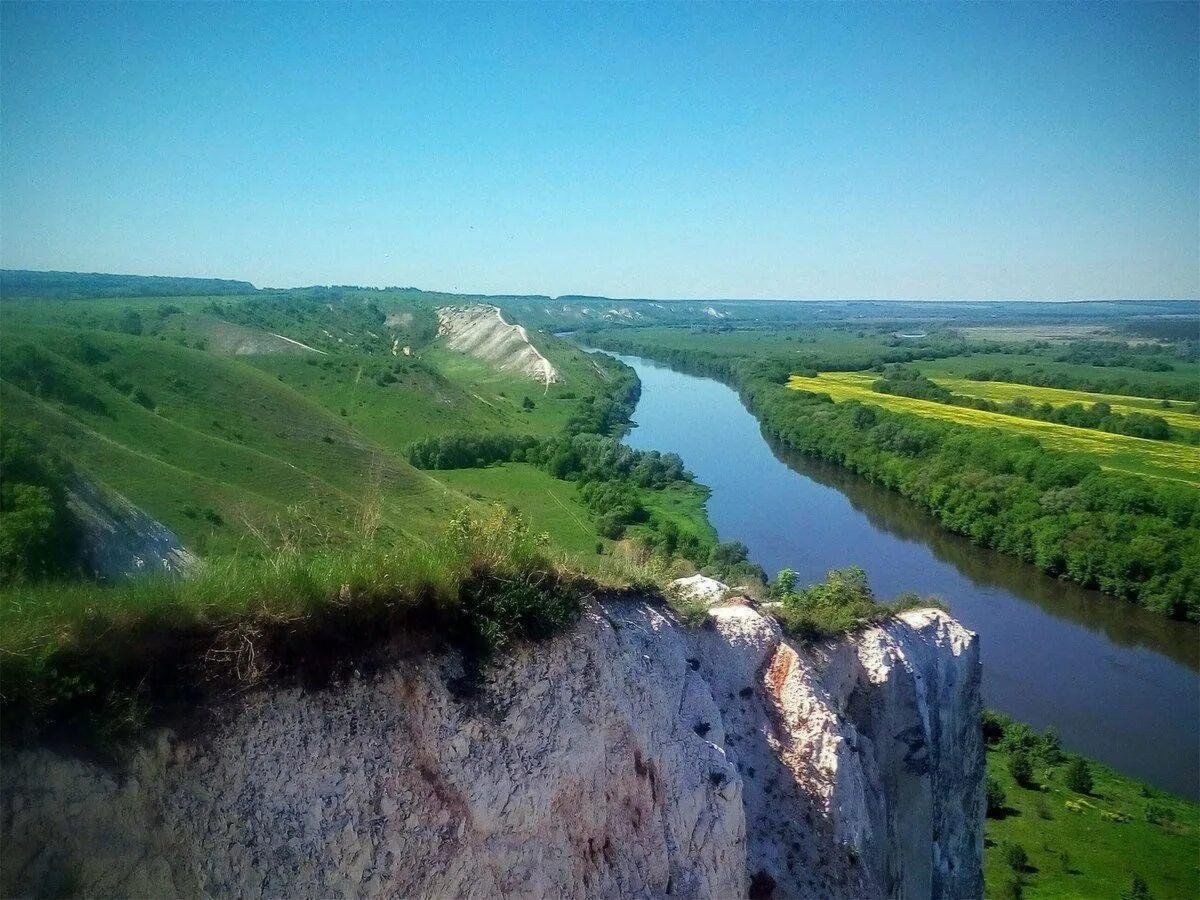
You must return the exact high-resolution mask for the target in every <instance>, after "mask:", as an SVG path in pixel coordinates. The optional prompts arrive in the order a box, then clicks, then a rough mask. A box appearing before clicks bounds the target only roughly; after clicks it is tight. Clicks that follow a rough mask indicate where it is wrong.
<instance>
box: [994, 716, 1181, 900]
mask: <svg viewBox="0 0 1200 900" xmlns="http://www.w3.org/2000/svg"><path fill="white" fill-rule="evenodd" d="M984 737H985V740H986V741H987V748H988V749H987V769H988V779H987V800H988V803H987V809H988V813H987V821H986V825H985V837H986V840H985V850H984V877H985V880H986V891H987V896H989V897H1021V896H1024V897H1117V896H1122V897H1124V896H1141V897H1155V898H1159V900H1166V898H1176V897H1180V898H1182V897H1195V896H1197V895H1198V894H1200V868H1198V866H1197V860H1200V805H1198V804H1196V803H1192V802H1189V801H1186V800H1183V799H1180V798H1178V797H1173V796H1171V795H1169V794H1165V793H1163V792H1161V791H1158V790H1155V789H1154V788H1151V787H1149V786H1148V785H1145V784H1142V783H1140V782H1138V781H1136V780H1134V779H1131V778H1126V777H1124V776H1122V775H1120V774H1118V773H1117V772H1114V771H1113V770H1112V769H1109V768H1108V767H1106V766H1103V765H1100V764H1099V763H1096V762H1092V761H1090V760H1087V759H1084V758H1083V757H1080V756H1076V755H1075V754H1071V753H1067V752H1065V751H1063V749H1062V748H1061V747H1060V746H1059V742H1058V739H1057V737H1056V736H1055V734H1054V733H1053V732H1045V733H1041V734H1039V733H1037V732H1034V731H1033V730H1032V729H1031V728H1029V726H1027V725H1024V724H1021V723H1017V722H1013V721H1012V720H1010V719H1008V718H1007V717H1006V716H1002V715H999V714H997V713H986V714H985V716H984ZM1137 882H1140V883H1141V888H1140V890H1142V891H1143V892H1142V893H1140V894H1136V893H1130V892H1131V891H1132V890H1134V888H1135V884H1136V883H1137Z"/></svg>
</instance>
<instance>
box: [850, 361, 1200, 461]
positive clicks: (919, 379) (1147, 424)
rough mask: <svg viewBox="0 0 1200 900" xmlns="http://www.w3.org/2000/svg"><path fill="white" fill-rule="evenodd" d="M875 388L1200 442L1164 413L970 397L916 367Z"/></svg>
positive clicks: (889, 375) (881, 381) (1066, 422)
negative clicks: (939, 382) (1158, 414)
mask: <svg viewBox="0 0 1200 900" xmlns="http://www.w3.org/2000/svg"><path fill="white" fill-rule="evenodd" d="M871 388H872V390H874V391H877V392H878V393H881V394H893V395H895V396H899V397H914V398H917V399H921V400H931V401H933V402H935V403H945V404H947V405H950V406H962V407H966V408H968V409H978V410H981V411H984V412H998V413H1004V414H1005V415H1009V416H1018V417H1019V418H1022V419H1038V420H1040V421H1043V422H1055V423H1057V424H1059V425H1071V426H1073V427H1075V428H1092V429H1095V430H1097V431H1107V432H1109V433H1110V434H1124V435H1128V436H1129V437H1140V438H1147V439H1149V440H1156V441H1169V440H1171V439H1172V438H1175V437H1178V438H1179V439H1180V440H1182V441H1185V442H1187V443H1196V442H1197V439H1198V438H1200V435H1198V434H1197V432H1196V431H1195V430H1194V429H1176V430H1172V428H1171V426H1170V425H1169V424H1168V423H1167V420H1166V419H1164V418H1163V417H1162V416H1155V415H1151V414H1149V413H1142V412H1132V413H1118V412H1114V411H1113V408H1112V405H1111V404H1109V403H1105V402H1104V401H1099V402H1096V403H1092V404H1091V405H1089V406H1085V405H1084V404H1082V403H1067V404H1064V405H1063V406H1054V405H1053V404H1051V403H1034V402H1033V401H1031V400H1030V399H1029V398H1028V397H1016V398H1014V399H1012V400H1010V401H1008V402H1007V403H1002V402H997V401H995V400H988V399H986V398H984V397H967V396H964V395H962V394H955V393H954V392H953V391H951V390H949V389H948V388H946V387H944V386H942V385H940V384H938V383H937V382H935V381H932V380H930V379H929V378H927V377H925V376H924V375H922V374H921V373H920V372H918V371H917V370H915V369H906V368H895V369H891V370H889V371H888V372H887V373H886V374H885V375H884V377H882V378H879V379H877V380H876V381H875V382H873V383H872V385H871Z"/></svg>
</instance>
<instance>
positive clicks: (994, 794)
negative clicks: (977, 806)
mask: <svg viewBox="0 0 1200 900" xmlns="http://www.w3.org/2000/svg"><path fill="white" fill-rule="evenodd" d="M986 796H987V815H988V818H991V819H995V818H999V817H1000V816H1001V815H1003V813H1004V804H1005V803H1007V802H1008V797H1007V795H1006V794H1005V793H1004V788H1003V787H1001V785H1000V782H999V781H997V780H996V779H995V778H993V777H992V776H991V775H989V776H988V778H987V788H986Z"/></svg>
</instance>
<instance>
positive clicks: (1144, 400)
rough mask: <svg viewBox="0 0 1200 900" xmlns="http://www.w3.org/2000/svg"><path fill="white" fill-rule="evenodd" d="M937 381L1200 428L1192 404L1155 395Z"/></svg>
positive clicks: (1003, 397)
mask: <svg viewBox="0 0 1200 900" xmlns="http://www.w3.org/2000/svg"><path fill="white" fill-rule="evenodd" d="M933 380H934V381H936V382H937V383H938V384H940V385H941V386H942V387H944V388H946V389H947V390H949V391H953V392H954V393H955V394H962V395H963V396H964V397H979V398H981V399H984V400H994V401H995V402H996V403H1008V402H1010V401H1012V400H1015V399H1017V398H1018V397H1024V398H1025V399H1027V400H1029V401H1031V402H1033V403H1049V404H1050V405H1051V406H1066V405H1067V404H1070V403H1081V404H1083V405H1084V406H1091V405H1092V404H1093V403H1107V404H1108V405H1109V406H1111V407H1112V408H1113V412H1117V413H1121V414H1122V415H1128V414H1129V413H1133V412H1140V413H1146V414H1147V415H1151V416H1161V417H1162V418H1163V419H1164V420H1166V422H1167V423H1168V424H1169V425H1174V426H1176V427H1177V428H1197V429H1200V415H1197V414H1196V413H1194V412H1188V411H1187V410H1188V409H1189V408H1190V407H1191V404H1190V403H1184V402H1183V401H1180V400H1172V401H1171V408H1170V409H1163V407H1162V401H1160V400H1155V399H1153V398H1151V397H1126V396H1124V395H1122V394H1092V393H1089V392H1087V391H1070V390H1066V389H1065V388H1052V387H1034V386H1033V385H1029V384H1014V383H1012V382H1009V381H970V380H969V379H966V378H944V377H942V376H934V378H933Z"/></svg>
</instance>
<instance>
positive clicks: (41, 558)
mask: <svg viewBox="0 0 1200 900" xmlns="http://www.w3.org/2000/svg"><path fill="white" fill-rule="evenodd" d="M70 477H71V475H70V470H69V469H68V468H67V466H66V464H65V463H63V462H62V461H61V460H60V459H59V458H58V457H57V456H56V455H54V454H53V453H52V452H50V450H49V448H47V447H45V446H44V445H43V444H42V443H41V442H40V441H38V440H37V439H36V438H34V437H33V436H32V435H31V434H29V433H28V432H26V431H24V430H22V429H20V428H14V427H11V426H5V428H4V433H3V436H2V437H0V583H8V582H20V581H27V580H30V579H34V578H42V577H46V576H48V575H54V574H57V573H61V572H63V571H64V570H65V569H66V568H67V567H68V566H69V565H70V562H71V559H72V558H73V556H74V552H75V548H76V546H77V543H78V537H79V535H78V525H77V524H76V522H75V518H74V516H72V515H71V513H70V510H68V508H67V499H66V491H65V484H66V482H67V480H68V479H69V478H70Z"/></svg>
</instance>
